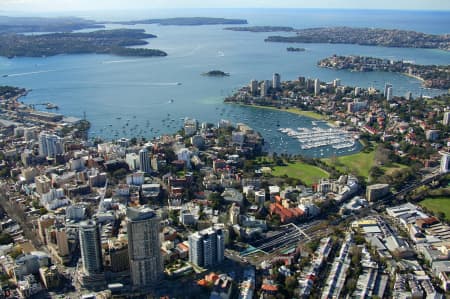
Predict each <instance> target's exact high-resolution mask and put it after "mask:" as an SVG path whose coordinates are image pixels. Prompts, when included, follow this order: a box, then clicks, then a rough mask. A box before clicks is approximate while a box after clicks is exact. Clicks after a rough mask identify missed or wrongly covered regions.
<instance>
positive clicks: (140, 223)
mask: <svg viewBox="0 0 450 299" xmlns="http://www.w3.org/2000/svg"><path fill="white" fill-rule="evenodd" d="M159 229H160V218H159V217H158V216H157V215H156V214H155V212H154V211H153V210H152V209H150V208H147V207H142V208H139V209H138V208H128V209H127V231H128V254H129V259H130V270H131V282H132V284H133V287H134V288H137V289H139V288H149V287H151V286H152V285H154V284H155V283H156V282H158V280H159V279H160V278H161V276H162V273H163V260H162V256H161V248H160V247H161V246H160V238H159Z"/></svg>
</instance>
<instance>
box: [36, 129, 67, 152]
mask: <svg viewBox="0 0 450 299" xmlns="http://www.w3.org/2000/svg"><path fill="white" fill-rule="evenodd" d="M63 153H64V147H63V139H62V138H61V137H59V136H57V135H55V134H49V133H46V132H41V133H40V134H39V155H40V156H45V157H51V158H54V157H55V156H56V155H61V154H63Z"/></svg>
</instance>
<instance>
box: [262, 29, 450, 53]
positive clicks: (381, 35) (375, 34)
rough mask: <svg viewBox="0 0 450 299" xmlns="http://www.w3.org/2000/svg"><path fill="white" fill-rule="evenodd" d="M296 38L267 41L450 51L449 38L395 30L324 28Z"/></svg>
mask: <svg viewBox="0 0 450 299" xmlns="http://www.w3.org/2000/svg"><path fill="white" fill-rule="evenodd" d="M295 33H296V34H295V35H293V36H269V37H268V38H266V39H265V41H266V42H282V43H328V44H357V45H367V46H383V47H401V48H430V49H441V50H445V51H450V35H448V34H447V35H435V34H426V33H421V32H416V31H407V30H396V29H374V28H352V27H324V28H309V29H298V30H295Z"/></svg>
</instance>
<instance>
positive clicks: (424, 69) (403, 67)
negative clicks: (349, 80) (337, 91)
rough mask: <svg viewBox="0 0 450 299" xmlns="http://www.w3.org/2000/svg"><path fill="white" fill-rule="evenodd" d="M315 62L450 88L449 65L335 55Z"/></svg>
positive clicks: (334, 67) (435, 86) (428, 86)
mask: <svg viewBox="0 0 450 299" xmlns="http://www.w3.org/2000/svg"><path fill="white" fill-rule="evenodd" d="M317 64H318V66H320V67H325V68H331V69H336V70H351V71H355V72H373V71H382V72H391V73H401V74H405V75H407V76H411V77H414V78H417V79H419V80H421V81H422V82H423V85H424V86H425V87H427V88H438V89H449V88H450V65H418V64H414V63H411V62H405V61H393V60H389V59H381V58H375V57H365V56H337V55H333V56H331V57H328V58H325V59H322V60H320V61H319V62H318V63H317Z"/></svg>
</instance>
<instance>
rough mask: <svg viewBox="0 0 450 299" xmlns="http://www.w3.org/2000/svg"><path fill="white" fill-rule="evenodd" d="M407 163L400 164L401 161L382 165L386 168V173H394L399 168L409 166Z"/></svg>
mask: <svg viewBox="0 0 450 299" xmlns="http://www.w3.org/2000/svg"><path fill="white" fill-rule="evenodd" d="M407 167H408V166H407V165H403V164H399V163H393V164H392V165H391V166H390V167H386V166H383V167H381V168H382V169H383V170H384V173H385V174H392V173H393V172H394V171H395V170H397V169H404V168H407Z"/></svg>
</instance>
